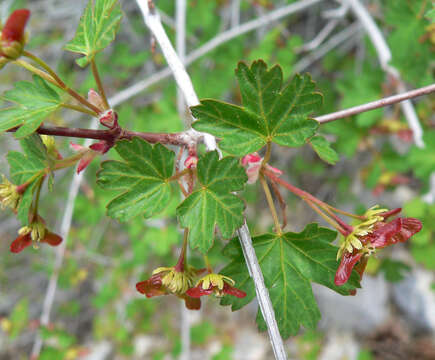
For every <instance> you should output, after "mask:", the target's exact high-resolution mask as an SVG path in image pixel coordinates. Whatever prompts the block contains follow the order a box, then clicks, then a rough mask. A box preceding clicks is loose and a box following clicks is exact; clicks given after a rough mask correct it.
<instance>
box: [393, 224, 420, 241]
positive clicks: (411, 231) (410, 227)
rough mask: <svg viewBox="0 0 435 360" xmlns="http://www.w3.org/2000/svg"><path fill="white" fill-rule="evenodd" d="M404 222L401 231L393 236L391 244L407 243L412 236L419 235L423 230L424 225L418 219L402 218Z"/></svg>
mask: <svg viewBox="0 0 435 360" xmlns="http://www.w3.org/2000/svg"><path fill="white" fill-rule="evenodd" d="M400 219H401V220H402V227H401V229H400V231H399V232H398V233H397V234H395V235H393V237H392V239H391V243H392V244H395V243H398V242H405V241H406V240H408V239H409V238H410V237H411V236H413V235H415V234H416V233H418V232H419V231H420V230H421V228H422V226H423V225H422V223H421V221H420V220H418V219H414V218H400Z"/></svg>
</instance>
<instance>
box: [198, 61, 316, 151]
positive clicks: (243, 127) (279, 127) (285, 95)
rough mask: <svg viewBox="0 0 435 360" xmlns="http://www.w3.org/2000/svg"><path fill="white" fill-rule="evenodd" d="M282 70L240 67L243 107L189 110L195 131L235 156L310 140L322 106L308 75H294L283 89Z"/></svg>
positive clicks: (205, 104)
mask: <svg viewBox="0 0 435 360" xmlns="http://www.w3.org/2000/svg"><path fill="white" fill-rule="evenodd" d="M282 76H283V75H282V70H281V68H280V67H279V66H278V65H275V66H274V67H272V68H271V69H270V70H268V69H267V65H266V64H265V63H264V62H263V61H261V60H259V61H255V62H253V63H252V65H251V67H248V66H247V65H246V64H245V63H243V62H240V63H239V64H238V67H237V69H236V77H237V80H238V83H239V86H240V92H241V96H242V100H243V105H244V107H240V106H236V105H232V104H229V103H224V102H221V101H217V100H212V99H206V100H201V105H198V106H195V107H193V108H192V113H193V115H194V116H195V117H196V118H197V119H198V121H196V122H195V123H194V124H193V126H194V128H195V129H197V130H199V131H204V132H209V133H211V134H213V135H215V136H217V137H219V138H222V140H221V142H220V143H219V146H220V148H221V149H222V150H225V151H227V152H229V153H230V154H234V155H239V156H242V155H246V154H248V153H251V152H254V151H257V150H259V149H261V148H262V147H263V146H264V145H266V144H267V143H268V142H271V141H273V142H275V143H277V144H279V145H283V146H288V147H297V146H301V145H304V144H305V142H306V140H307V139H308V138H309V137H311V136H313V135H314V133H315V131H316V129H317V127H318V122H317V121H315V120H313V119H311V118H309V116H308V115H309V114H310V113H312V112H313V111H315V110H317V109H318V108H319V107H320V105H321V103H322V96H321V95H320V94H319V93H316V92H314V90H315V84H314V82H313V81H312V80H311V77H310V76H309V75H308V74H305V75H303V76H300V75H296V76H295V77H294V78H293V80H292V81H291V82H290V84H288V85H287V86H286V87H285V88H284V89H281V87H282Z"/></svg>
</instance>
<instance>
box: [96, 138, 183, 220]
mask: <svg viewBox="0 0 435 360" xmlns="http://www.w3.org/2000/svg"><path fill="white" fill-rule="evenodd" d="M115 150H116V151H117V152H118V154H119V155H120V156H121V158H122V159H123V161H115V160H109V161H105V162H103V163H102V165H101V170H100V171H99V172H98V174H97V177H98V179H97V183H98V185H100V186H101V187H102V188H103V189H106V190H115V191H121V194H120V195H118V196H117V197H115V198H114V199H113V200H112V201H110V202H109V204H108V205H107V214H108V215H109V216H110V217H113V218H115V219H118V220H119V221H127V220H129V219H131V218H133V217H135V216H137V215H140V214H143V215H144V216H145V217H150V216H153V215H154V214H157V213H159V212H160V211H162V210H163V209H164V208H165V207H166V206H167V205H168V203H169V202H170V199H171V185H170V182H169V181H168V179H169V178H170V177H171V176H172V173H173V170H174V157H175V154H174V152H173V151H171V150H169V149H167V148H166V147H164V146H163V145H161V144H156V145H154V146H151V145H150V144H149V143H147V142H146V141H145V140H142V139H140V138H133V140H131V141H128V140H121V141H118V142H117V143H116V145H115Z"/></svg>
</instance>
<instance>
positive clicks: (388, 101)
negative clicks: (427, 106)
mask: <svg viewBox="0 0 435 360" xmlns="http://www.w3.org/2000/svg"><path fill="white" fill-rule="evenodd" d="M433 92H435V84H432V85H428V86H424V87H421V88H418V89H415V90H411V91H407V92H405V93H402V94H398V95H393V96H389V97H386V98H383V99H380V100H376V101H372V102H369V103H366V104H363V105H358V106H354V107H351V108H349V109H345V110H340V111H337V112H334V113H331V114H327V115H322V116H318V117H316V118H315V119H316V120H317V121H318V122H320V123H327V122H330V121H334V120H338V119H343V118H346V117H349V116H352V115H356V114H360V113H363V112H365V111H369V110H373V109H378V108H381V107H385V106H388V105H392V104H397V103H400V102H402V101H409V99H412V98H415V97H418V96H422V95H428V94H430V93H433Z"/></svg>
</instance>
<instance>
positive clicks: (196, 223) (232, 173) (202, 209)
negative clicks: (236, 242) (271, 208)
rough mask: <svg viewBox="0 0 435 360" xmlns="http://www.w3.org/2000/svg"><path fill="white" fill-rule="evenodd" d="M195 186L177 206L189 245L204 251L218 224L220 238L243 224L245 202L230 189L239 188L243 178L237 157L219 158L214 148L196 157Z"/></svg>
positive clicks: (209, 243)
mask: <svg viewBox="0 0 435 360" xmlns="http://www.w3.org/2000/svg"><path fill="white" fill-rule="evenodd" d="M197 176H198V181H199V184H200V186H199V189H198V190H196V191H194V192H193V193H192V194H190V195H189V196H188V197H187V198H186V199H185V200H184V201H183V202H182V203H181V204H180V205H179V206H178V208H177V215H178V217H179V220H180V225H181V226H182V227H186V228H189V242H190V245H191V247H192V248H198V249H199V250H200V251H201V252H207V251H208V250H209V249H210V248H211V246H212V245H213V239H214V231H215V227H216V225H218V227H219V230H220V232H221V233H222V236H223V237H224V238H230V237H231V236H232V235H233V234H234V231H236V229H238V228H239V227H240V226H241V225H242V223H243V219H244V216H243V210H244V208H245V205H244V203H243V201H242V200H241V199H240V198H239V197H238V196H236V195H234V194H231V192H232V191H238V190H241V189H242V188H243V186H244V184H245V182H246V181H247V176H246V173H245V170H244V169H243V168H242V167H241V166H240V164H239V160H238V159H237V158H234V157H225V158H223V159H221V160H219V156H218V153H217V152H216V151H212V152H209V153H207V154H205V155H203V156H202V157H200V159H199V161H198V165H197Z"/></svg>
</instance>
